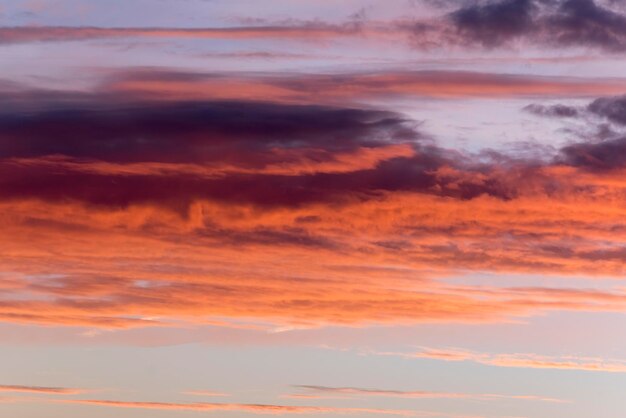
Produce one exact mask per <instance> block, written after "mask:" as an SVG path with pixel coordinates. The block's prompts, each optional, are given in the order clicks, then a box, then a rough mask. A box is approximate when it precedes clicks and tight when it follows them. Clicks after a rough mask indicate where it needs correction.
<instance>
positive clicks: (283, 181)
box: [0, 101, 511, 239]
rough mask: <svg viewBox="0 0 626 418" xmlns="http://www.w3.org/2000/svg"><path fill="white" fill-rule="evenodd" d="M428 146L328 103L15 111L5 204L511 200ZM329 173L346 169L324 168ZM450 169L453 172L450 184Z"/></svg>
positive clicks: (4, 129)
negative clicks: (396, 197)
mask: <svg viewBox="0 0 626 418" xmlns="http://www.w3.org/2000/svg"><path fill="white" fill-rule="evenodd" d="M420 138H421V135H420V133H419V132H417V131H416V130H415V127H414V124H411V123H409V121H407V120H406V119H405V118H404V117H402V116H401V115H399V114H396V113H392V112H387V111H379V110H364V109H351V108H332V107H323V106H304V105H301V106H296V105H279V104H270V103H256V102H232V101H231V102H200V101H198V102H193V103H188V102H185V103H134V104H128V103H127V104H120V103H116V102H107V101H104V103H90V104H88V105H85V103H78V104H76V105H71V104H69V103H63V104H61V105H59V107H58V109H50V108H49V107H45V108H44V109H42V110H39V111H33V110H32V109H31V110H30V111H28V112H12V113H11V112H8V111H5V112H2V113H1V114H0V197H2V198H4V199H10V198H38V199H44V200H48V201H64V200H78V201H81V202H85V203H89V204H95V205H104V206H114V207H126V206H128V205H132V204H158V205H163V206H167V207H170V208H173V209H176V210H180V211H183V212H184V211H186V210H187V208H188V206H189V205H190V204H191V203H192V202H193V201H196V200H200V199H208V200H220V201H229V202H234V203H253V204H257V205H270V206H275V205H287V206H292V205H302V204H306V203H310V202H323V201H326V202H327V201H333V202H341V201H345V200H353V199H371V198H376V197H377V196H379V195H380V193H382V192H392V191H407V192H419V193H432V194H441V195H446V196H453V197H456V198H460V199H470V198H473V197H476V196H479V195H481V194H490V195H493V196H496V197H499V198H509V197H511V191H510V190H509V189H508V188H507V187H506V186H504V185H503V184H502V182H501V181H500V180H498V179H497V178H495V177H489V176H483V174H482V172H483V171H489V170H490V169H491V167H489V166H481V165H480V164H475V163H474V162H472V161H470V160H465V158H464V157H463V156H462V155H460V154H457V153H455V152H452V151H448V150H444V149H441V148H439V147H437V146H434V145H432V144H429V143H428V142H425V141H421V140H420ZM398 145H401V146H402V147H403V148H402V149H401V150H402V153H401V154H397V151H395V149H394V150H392V151H393V153H392V154H390V155H388V156H383V157H382V158H380V159H378V160H373V161H371V162H367V160H366V157H363V155H362V154H359V152H362V151H363V150H368V149H370V150H374V149H377V150H379V151H376V152H377V153H382V154H383V155H385V154H384V153H385V152H389V151H387V150H388V149H389V147H393V146H398ZM375 155H378V154H375ZM377 158H378V157H377ZM468 161H469V163H468ZM155 164H156V166H155ZM190 164H191V166H190ZM329 164H330V165H331V166H332V164H339V165H341V164H343V166H345V167H346V168H343V166H340V169H333V168H332V167H331V169H327V170H324V169H318V168H319V167H324V165H329ZM155 167H156V168H155ZM216 167H217V168H216ZM224 167H226V168H224ZM276 167H278V169H276ZM284 167H287V168H284ZM445 167H452V168H453V172H454V174H452V175H449V174H446V175H441V174H440V173H439V170H440V169H442V168H445ZM163 170H165V171H163ZM203 170H204V171H203ZM211 170H214V172H213V171H211ZM205 171H206V172H205ZM468 173H469V174H468ZM466 174H468V175H466ZM481 176H483V177H481ZM476 177H479V179H478V180H477V179H476ZM296 235H297V234H296ZM259 237H260V238H259V239H263V236H262V234H261V235H259ZM282 238H283V239H291V238H290V237H288V236H287V235H285V236H283V237H282ZM294 239H300V237H296V238H294Z"/></svg>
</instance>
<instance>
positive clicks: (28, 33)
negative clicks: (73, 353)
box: [0, 22, 360, 44]
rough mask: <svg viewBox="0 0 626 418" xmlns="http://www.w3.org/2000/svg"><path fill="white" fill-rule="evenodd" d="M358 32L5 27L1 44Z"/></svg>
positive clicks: (305, 25)
mask: <svg viewBox="0 0 626 418" xmlns="http://www.w3.org/2000/svg"><path fill="white" fill-rule="evenodd" d="M359 32H360V31H359V28H358V27H355V26H353V25H351V24H346V25H331V24H325V23H322V22H294V23H292V24H281V25H272V26H235V27H220V28H149V27H147V28H144V27H141V28H140V27H136V28H132V27H127V28H104V27H85V26H13V27H10V26H5V27H2V28H0V44H14V43H24V42H67V41H85V40H90V39H111V38H137V37H139V38H182V39H259V38H272V39H304V40H316V39H324V38H334V37H340V36H355V35H357V34H358V33H359Z"/></svg>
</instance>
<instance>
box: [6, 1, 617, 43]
mask: <svg viewBox="0 0 626 418" xmlns="http://www.w3.org/2000/svg"><path fill="white" fill-rule="evenodd" d="M625 28H626V15H624V14H623V13H622V12H621V10H617V9H615V10H614V9H611V8H608V7H607V6H604V5H600V4H598V3H596V2H595V1H594V0H556V1H543V0H492V1H487V2H471V3H470V4H461V5H460V7H458V8H457V9H455V10H449V11H447V12H445V13H444V14H442V15H441V16H439V17H436V18H431V19H427V20H424V19H421V18H419V17H416V18H414V19H410V18H408V19H403V20H394V21H387V22H380V21H367V20H366V19H361V20H357V21H354V20H352V21H347V22H345V23H343V24H335V23H325V22H320V21H294V20H288V21H285V22H277V23H275V24H267V23H266V22H264V24H263V25H253V26H231V27H204V28H203V27H199V28H176V27H172V28H167V27H159V28H157V27H153V28H150V27H147V28H145V27H144V28H142V27H121V28H112V27H82V26H78V27H59V26H28V27H26V26H18V27H3V28H0V44H12V43H24V42H65V41H84V40H90V39H109V38H174V39H176V38H183V39H259V38H271V39H274V40H307V41H310V40H328V39H335V38H343V37H352V38H362V39H372V38H373V39H383V40H387V41H394V42H397V40H398V39H402V38H404V39H412V42H413V44H414V45H416V46H418V47H420V48H426V49H433V48H447V47H450V46H459V45H462V46H468V45H474V46H484V47H487V48H494V47H505V46H508V45H509V44H510V43H512V42H524V43H525V44H527V45H530V46H539V47H540V46H545V45H548V46H551V47H572V48H580V47H583V48H596V49H600V50H604V51H608V52H623V51H624V50H625V49H626V29H625Z"/></svg>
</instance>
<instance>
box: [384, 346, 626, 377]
mask: <svg viewBox="0 0 626 418" xmlns="http://www.w3.org/2000/svg"><path fill="white" fill-rule="evenodd" d="M377 354H379V355H398V356H401V357H405V358H417V359H429V360H440V361H447V362H465V361H467V362H472V363H478V364H483V365H487V366H495V367H510V368H528V369H552V370H577V371H588V372H603V373H626V361H625V360H616V359H607V358H598V357H580V356H570V355H567V356H545V355H540V354H535V353H511V354H505V353H481V352H475V351H469V350H462V349H456V348H445V349H438V348H430V347H422V349H421V350H420V351H417V352H413V353H386V352H380V353H377Z"/></svg>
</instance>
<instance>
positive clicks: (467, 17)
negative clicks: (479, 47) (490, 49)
mask: <svg viewBox="0 0 626 418" xmlns="http://www.w3.org/2000/svg"><path fill="white" fill-rule="evenodd" d="M534 8H535V7H534V4H533V2H532V0H505V1H502V2H492V3H488V4H485V5H474V6H469V7H464V8H461V9H459V10H457V11H456V12H454V13H452V14H451V15H450V16H451V19H452V21H453V22H454V24H455V25H456V27H457V28H458V29H459V30H461V32H462V33H463V34H464V35H467V36H472V37H473V38H474V39H475V40H478V41H479V42H481V43H483V44H485V45H495V44H498V43H501V42H502V41H503V40H505V39H508V38H510V37H512V36H515V35H519V34H522V33H524V32H527V31H528V30H529V29H531V27H532V26H533V18H532V13H533V11H534Z"/></svg>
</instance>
